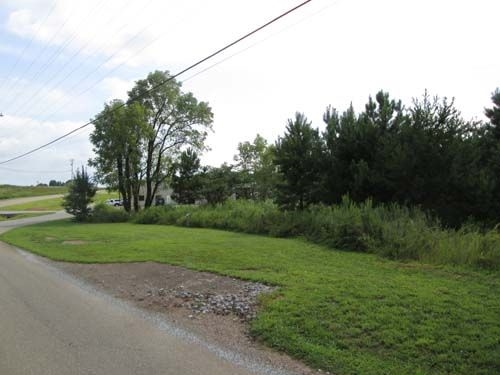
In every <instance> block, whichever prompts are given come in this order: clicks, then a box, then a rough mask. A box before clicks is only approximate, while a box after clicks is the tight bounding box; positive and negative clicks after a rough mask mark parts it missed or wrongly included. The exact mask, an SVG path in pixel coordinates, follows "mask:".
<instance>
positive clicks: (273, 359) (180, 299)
mask: <svg viewBox="0 0 500 375" xmlns="http://www.w3.org/2000/svg"><path fill="white" fill-rule="evenodd" d="M51 263H52V264H54V265H55V266H57V267H58V268H60V269H62V270H64V271H65V272H68V273H70V274H72V275H74V276H76V277H77V278H79V279H83V280H85V281H86V282H87V283H89V284H91V285H93V286H94V287H95V288H96V289H98V290H101V291H104V292H106V293H108V294H111V295H113V296H115V297H117V298H121V299H125V300H128V301H129V302H131V303H133V304H134V305H135V306H137V307H139V308H142V309H146V310H149V311H153V312H155V313H160V314H162V315H164V316H165V318H166V320H168V321H169V322H171V323H173V324H175V325H178V326H180V327H181V328H183V329H185V330H187V331H189V332H191V333H193V334H194V335H196V336H198V337H200V338H201V339H203V340H206V341H208V342H211V343H215V344H216V345H218V346H219V347H221V348H222V349H226V350H230V351H233V352H236V353H238V354H241V355H244V356H246V357H247V358H251V359H253V360H255V361H257V362H259V363H261V364H263V365H268V366H272V367H275V368H280V369H282V370H284V371H286V372H288V373H290V374H303V375H313V374H325V372H321V370H318V371H316V370H312V369H310V368H308V367H307V366H305V365H304V364H302V363H301V362H299V361H296V360H294V359H292V358H290V357H289V356H287V355H285V354H281V353H278V352H276V351H274V350H272V349H270V348H267V347H265V346H264V345H262V344H260V343H259V342H257V341H255V340H254V339H253V338H252V337H251V336H250V335H249V334H248V329H249V323H248V322H249V320H251V319H252V317H253V316H254V315H255V313H256V312H257V311H258V308H259V306H258V295H259V294H261V293H266V292H271V291H272V290H273V288H270V287H268V286H265V285H262V284H259V283H251V282H247V281H242V280H238V279H235V278H231V277H224V276H219V275H215V274H212V273H208V272H196V271H192V270H188V269H185V268H182V267H176V266H171V265H167V264H158V263H153V262H144V263H120V264H77V263H64V262H51Z"/></svg>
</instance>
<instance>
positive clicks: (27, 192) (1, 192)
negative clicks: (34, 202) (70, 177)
mask: <svg viewBox="0 0 500 375" xmlns="http://www.w3.org/2000/svg"><path fill="white" fill-rule="evenodd" d="M67 190H68V188H67V187H66V186H14V185H0V199H9V198H22V197H36V196H38V195H52V194H65V193H66V192H67Z"/></svg>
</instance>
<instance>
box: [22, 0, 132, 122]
mask: <svg viewBox="0 0 500 375" xmlns="http://www.w3.org/2000/svg"><path fill="white" fill-rule="evenodd" d="M130 4H131V0H129V2H128V3H127V5H126V6H128V5H130ZM114 17H115V15H114V14H112V15H111V16H110V17H109V18H108V20H107V22H106V23H109V22H110V21H111V20H112V19H113V18H114ZM97 33H98V30H96V31H95V33H94V34H93V35H92V37H91V38H90V39H89V40H88V41H87V42H86V43H85V44H84V45H83V46H81V47H80V48H79V49H78V50H77V51H76V52H75V53H73V55H71V57H70V58H69V59H68V60H67V61H66V62H65V63H64V64H63V66H62V67H61V68H59V69H58V70H57V71H56V72H55V74H53V75H52V76H51V77H50V78H49V79H48V80H46V81H45V82H44V83H42V85H41V86H40V87H39V88H38V90H36V91H35V93H34V94H32V95H31V97H30V98H29V99H28V100H27V101H26V102H25V103H24V104H21V105H20V106H18V107H17V108H16V110H15V111H14V112H15V113H19V111H20V110H22V109H23V108H24V107H26V106H27V105H28V104H29V103H30V102H31V101H32V100H33V99H34V98H36V97H37V95H38V94H39V93H40V92H42V90H44V89H45V87H44V86H45V85H47V84H48V83H49V82H50V81H51V80H53V79H54V78H56V77H57V76H58V75H59V74H60V73H61V72H62V71H63V70H64V69H65V68H66V67H67V66H69V65H70V64H71V62H72V60H74V58H75V57H76V56H78V54H79V53H80V52H82V51H83V50H85V49H86V48H87V46H89V45H90V44H91V42H92V38H93V37H94V36H96V35H97ZM73 72H74V71H72V72H70V74H68V75H67V76H66V77H64V79H63V80H61V81H59V82H57V83H56V84H55V85H53V86H52V87H51V89H54V88H56V87H57V86H58V85H59V84H60V83H62V82H63V81H64V80H65V79H66V78H67V77H68V76H70V75H71V74H72V73H73Z"/></svg>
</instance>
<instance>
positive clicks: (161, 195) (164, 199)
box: [139, 185, 176, 208]
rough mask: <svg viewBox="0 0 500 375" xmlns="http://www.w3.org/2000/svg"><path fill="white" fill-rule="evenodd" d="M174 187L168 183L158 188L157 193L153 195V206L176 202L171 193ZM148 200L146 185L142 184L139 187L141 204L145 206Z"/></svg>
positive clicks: (142, 206)
mask: <svg viewBox="0 0 500 375" xmlns="http://www.w3.org/2000/svg"><path fill="white" fill-rule="evenodd" d="M173 192H174V191H173V189H172V188H171V187H170V186H168V185H161V186H159V187H158V190H156V194H155V195H154V197H153V204H152V205H153V206H164V205H170V204H176V202H175V201H174V200H173V199H172V197H171V195H172V193H173ZM145 202H146V185H142V186H141V188H140V189H139V206H140V207H141V208H144V203H145Z"/></svg>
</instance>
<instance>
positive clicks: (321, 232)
mask: <svg viewBox="0 0 500 375" xmlns="http://www.w3.org/2000/svg"><path fill="white" fill-rule="evenodd" d="M133 220H134V221H135V222H136V223H141V224H167V225H178V226H187V227H202V228H215V229H224V230H231V231H237V232H245V233H252V234H263V235H269V236H273V237H302V238H304V239H306V240H308V241H310V242H314V243H317V244H321V245H324V246H326V247H329V248H332V249H340V250H345V251H355V252H367V253H374V254H378V255H380V256H383V257H387V258H390V259H396V260H417V261H420V262H422V263H431V264H448V265H461V266H469V267H473V268H484V269H496V270H500V233H499V232H498V230H497V229H493V230H489V231H481V230H480V229H478V228H477V227H475V226H473V225H469V226H464V227H463V228H462V229H460V230H454V229H443V228H442V227H441V226H440V223H439V222H438V221H437V220H436V219H433V218H431V217H429V216H427V215H425V214H424V213H423V212H422V211H420V210H419V209H409V208H407V207H401V206H398V205H396V204H393V205H386V206H383V205H379V206H374V205H373V203H372V202H371V201H370V200H368V201H366V202H364V203H360V204H358V203H354V202H352V201H351V200H350V199H349V198H348V197H344V200H343V201H342V203H341V204H339V205H333V206H310V207H309V208H307V209H306V210H302V211H282V210H280V209H279V208H278V206H277V205H275V204H273V203H272V202H260V203H259V202H252V201H243V200H238V201H227V202H226V203H224V204H222V205H217V206H177V207H154V208H151V209H149V210H145V211H143V212H141V213H139V214H137V215H135V216H134V218H133Z"/></svg>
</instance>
